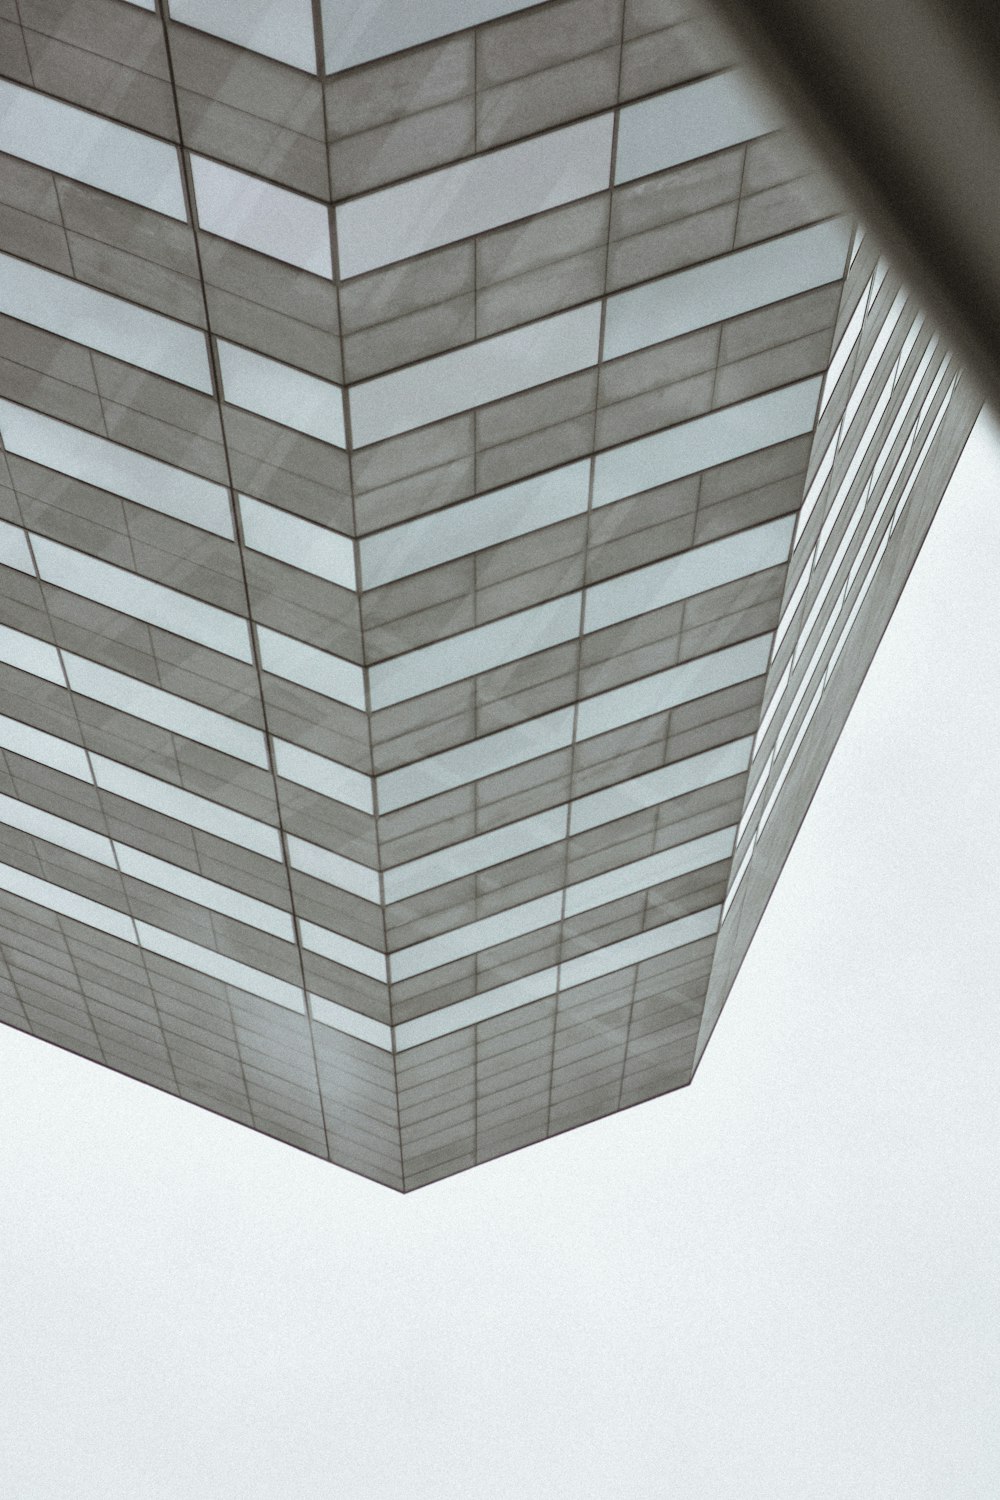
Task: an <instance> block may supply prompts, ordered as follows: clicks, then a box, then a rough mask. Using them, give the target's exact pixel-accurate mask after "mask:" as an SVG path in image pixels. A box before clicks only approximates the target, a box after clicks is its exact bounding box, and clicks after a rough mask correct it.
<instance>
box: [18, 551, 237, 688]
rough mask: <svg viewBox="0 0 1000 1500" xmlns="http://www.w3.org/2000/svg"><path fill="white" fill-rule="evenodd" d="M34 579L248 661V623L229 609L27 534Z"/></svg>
mask: <svg viewBox="0 0 1000 1500" xmlns="http://www.w3.org/2000/svg"><path fill="white" fill-rule="evenodd" d="M32 546H33V548H34V552H35V559H36V561H37V563H38V573H39V577H41V578H42V579H44V580H45V582H46V583H51V584H54V585H55V587H56V588H60V589H68V590H69V591H70V592H71V593H74V594H81V595H82V596H83V597H84V598H86V599H93V600H94V602H95V603H97V604H103V605H104V606H105V607H106V608H108V609H117V610H120V611H121V612H122V614H126V615H132V616H133V617H134V618H135V619H137V620H145V622H146V623H147V624H148V625H155V626H157V627H158V628H159V629H160V630H169V631H171V632H173V634H174V635H182V636H184V637H185V638H186V639H187V640H189V641H197V642H198V643H199V644H200V645H202V646H207V647H208V648H209V649H210V650H212V651H220V652H222V653H223V654H224V655H225V656H232V657H235V658H236V660H237V661H245V662H252V661H253V652H252V650H251V649H250V632H249V629H248V628H247V622H246V621H245V620H243V619H241V618H240V616H239V615H233V614H230V613H229V611H228V610H225V609H218V608H217V607H216V606H215V605H214V604H205V603H204V602H203V600H201V599H192V598H191V596H190V595H189V594H182V593H179V592H178V590H177V589H171V588H167V586H166V585H165V584H162V583H155V582H154V581H153V580H152V579H150V578H141V577H140V576H139V575H138V574H137V573H129V572H128V571H127V570H126V569H125V568H116V567H113V566H112V564H111V563H106V562H101V560H100V559H99V558H96V557H91V556H90V555H89V554H88V553H86V552H77V551H76V550H75V549H74V548H72V547H64V546H63V545H62V544H61V543H60V542H52V541H49V539H48V538H47V537H42V536H36V537H33V538H32Z"/></svg>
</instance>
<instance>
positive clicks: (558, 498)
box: [0, 0, 975, 1189]
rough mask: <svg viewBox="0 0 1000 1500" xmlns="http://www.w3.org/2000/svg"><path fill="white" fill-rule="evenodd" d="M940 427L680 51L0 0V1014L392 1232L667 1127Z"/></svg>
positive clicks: (805, 166)
mask: <svg viewBox="0 0 1000 1500" xmlns="http://www.w3.org/2000/svg"><path fill="white" fill-rule="evenodd" d="M974 411H975V403H974V400H973V398H972V397H971V396H970V395H969V394H968V392H967V391H966V389H965V386H964V383H963V382H962V381H961V380H960V379H958V377H957V373H956V372H955V371H954V370H953V369H952V367H951V365H950V364H949V362H948V360H947V356H946V354H945V351H944V350H942V349H941V348H940V347H939V345H938V343H937V340H936V339H934V338H933V337H932V336H931V333H930V330H928V329H926V328H925V327H924V326H923V324H922V322H921V320H920V319H919V317H918V316H917V314H916V313H915V311H914V309H913V308H912V307H911V306H910V304H909V302H908V301H907V299H906V297H905V295H904V294H903V293H902V292H901V291H899V289H898V287H897V286H896V284H895V282H894V279H893V277H892V275H891V273H889V272H888V271H887V268H886V267H885V265H884V263H882V262H880V261H878V258H877V254H876V252H875V250H874V249H873V248H872V246H871V244H870V242H869V240H867V239H864V240H863V239H861V237H860V235H859V234H856V233H855V232H854V230H853V226H852V225H851V223H850V222H849V220H848V218H847V217H845V215H844V213H843V207H842V204H841V203H840V202H839V200H838V197H837V195H836V193H835V191H834V190H833V189H832V188H831V186H830V184H829V182H828V181H827V180H826V178H825V176H824V174H823V173H822V172H821V171H820V170H818V168H817V167H816V165H815V164H814V163H813V161H812V160H811V158H810V156H809V154H808V152H807V151H806V150H805V149H804V148H803V146H802V144H801V142H800V141H799V139H798V138H797V136H796V133H795V131H794V130H793V129H791V128H790V127H789V126H788V125H787V124H786V123H785V122H784V121H783V119H782V117H781V113H780V111H779V110H777V109H776V107H775V105H774V103H773V102H772V101H771V100H770V99H769V98H768V97H767V95H766V93H765V92H764V91H763V90H762V89H761V87H760V85H759V84H758V83H757V82H756V81H755V80H754V79H753V78H752V77H751V76H750V75H749V73H748V72H747V70H746V68H745V67H744V66H743V64H742V63H741V60H740V59H739V57H738V56H737V55H736V54H735V53H734V50H733V47H732V43H731V42H730V40H729V39H728V38H727V37H726V36H725V35H724V34H723V33H722V32H721V31H720V30H719V29H718V27H717V25H716V24H715V23H714V21H713V20H712V18H711V17H710V16H709V15H707V14H705V13H703V12H702V11H701V10H700V8H697V7H696V6H691V5H690V4H687V3H681V0H535V3H525V0H520V3H518V0H474V3H471V0H463V3H462V5H461V6H460V5H459V4H458V0H442V3H440V4H436V5H434V6H433V7H426V8H425V7H417V6H411V5H409V4H405V3H403V0H392V3H383V0H380V3H376V0H320V3H318V4H316V5H314V4H312V0H270V3H259V0H255V3H250V0H226V3H223V0H170V3H169V5H168V4H167V0H5V3H0V438H2V444H3V447H2V452H0V574H2V578H0V582H2V588H0V690H2V701H0V830H2V836H3V837H2V853H0V924H2V932H0V945H2V956H3V968H2V970H0V1019H2V1020H3V1021H5V1022H6V1023H8V1024H10V1025H13V1026H17V1027H20V1028H22V1029H24V1030H28V1031H30V1032H32V1033H33V1034H35V1035H37V1036H39V1037H42V1038H44V1039H46V1040H49V1041H52V1042H54V1043H56V1044H57V1045H61V1046H64V1047H68V1048H70V1049H71V1050H74V1051H76V1052H79V1053H81V1054H82V1055H85V1056H88V1057H92V1058H93V1059H95V1060H96V1061H99V1062H102V1063H104V1064H105V1065H107V1066H110V1067H113V1068H116V1069H119V1070H120V1071H122V1072H125V1073H128V1074H130V1075H132V1076H134V1077H136V1078H139V1079H142V1080H144V1081H146V1082H148V1083H151V1084H153V1085H155V1086H157V1087H159V1088H163V1089H166V1090H169V1091H170V1092H172V1093H175V1094H177V1095H179V1096H180V1097H181V1098H184V1099H186V1100H189V1101H191V1102H193V1103H197V1104H201V1105H203V1106H205V1107H208V1108H211V1109H213V1110H216V1111H218V1112H221V1113H223V1114H225V1115H227V1116H229V1117H230V1118H233V1119H236V1120H239V1121H241V1122H242V1123H245V1124H247V1125H249V1126H251V1127H253V1128H256V1129H258V1130H262V1131H265V1132H267V1133H269V1134H272V1135H275V1136H277V1137H279V1138H280V1139H282V1140H285V1141H288V1142H290V1143H291V1144H294V1145H296V1146H298V1147H300V1148H302V1149H305V1150H307V1151H310V1152H313V1153H315V1154H317V1155H320V1156H323V1157H324V1158H328V1159H330V1160H332V1161H334V1162H337V1163H339V1164H341V1165H343V1166H346V1167H349V1168H350V1169H352V1170H355V1171H358V1172H362V1173H364V1174H365V1175H367V1176H370V1177H373V1178H376V1179H377V1180H379V1181H381V1182H384V1183H386V1184H388V1185H391V1186H393V1187H396V1188H399V1189H404V1188H405V1189H409V1188H414V1187H419V1186H421V1185H424V1184H425V1183H427V1182H430V1181H432V1180H434V1179H435V1178H439V1177H442V1176H446V1175H448V1174H450V1173H452V1172H455V1171H458V1170H461V1169H463V1168H465V1167H468V1166H471V1165H474V1164H475V1163H476V1162H479V1161H483V1160H486V1159H488V1158H489V1157H492V1156H496V1155H498V1154H501V1153H503V1152H506V1151H510V1150H514V1149H516V1148H518V1147H520V1146H523V1145H526V1144H528V1143H530V1142H532V1141H536V1140H539V1139H542V1138H544V1137H545V1136H547V1135H550V1134H553V1133H557V1132H559V1131H562V1130H565V1129H569V1128H572V1127H574V1126H576V1125H579V1124H581V1123H583V1122H585V1121H587V1120H592V1119H595V1118H597V1117H598V1116H600V1115H603V1114H607V1113H609V1112H612V1111H615V1110H617V1109H621V1108H625V1107H628V1106H630V1105H633V1104H636V1103H639V1102H641V1101H642V1100H644V1099H647V1098H650V1097H653V1096H655V1095H657V1094H661V1093H664V1092H666V1091H668V1090H670V1089H672V1088H675V1087H678V1086H680V1085H682V1084H684V1083H687V1082H688V1081H689V1080H690V1078H691V1076H692V1072H693V1069H694V1067H695V1065H696V1063H697V1060H698V1057H699V1056H700V1053H701V1049H702V1047H703V1046H704V1043H705V1040H706V1039H707V1035H708V1033H709V1031H710V1030H711V1025H712V1024H713V1023H714V1019H715V1017H716V1016H717V1014H718V1011H719V1008H720V1007H721V1004H722V1002H723V1001H724V999H725V994H726V993H728V988H729V986H730V984H731V983H732V978H733V976H734V974H735V971H736V968H737V967H738V963H739V960H740V959H741V957H742V954H743V952H744V951H745V948H746V945H747V943H748V942H749V938H750V936H751V935H752V931H753V928H754V927H755V926H756V922H757V920H759V915H760V911H761V910H762V909H763V903H764V902H766V899H767V896H768V895H769V894H770V889H771V887H772V886H773V881H774V878H775V876H776V873H777V869H778V868H780V859H781V858H783V853H776V852H775V851H776V850H778V845H779V843H780V842H781V840H784V845H783V846H782V847H784V852H787V844H789V843H790V842H791V838H792V837H794V832H795V829H796V828H797V826H798V822H799V821H800V820H801V816H802V813H803V811H804V806H805V802H807V800H808V795H809V793H807V792H804V791H803V786H804V783H802V784H801V785H800V780H796V777H797V776H799V772H798V771H796V769H795V767H800V768H801V767H802V766H803V765H807V764H808V766H809V768H810V774H813V773H815V775H816V776H818V774H819V771H821V769H822V764H824V763H825V757H826V756H827V755H828V754H829V749H830V747H831V745H832V741H833V739H834V738H835V736H836V733H837V732H839V727H840V724H841V723H842V722H843V717H844V716H845V715H846V712H847V709H848V708H849V706H850V701H851V699H852V697H853V692H854V691H856V681H854V678H857V680H860V677H859V675H858V674H859V673H860V674H861V675H863V671H864V669H865V668H866V667H867V662H868V660H870V654H871V651H873V650H874V645H875V644H876V643H877V638H878V633H880V631H879V629H877V628H876V625H875V624H874V623H873V621H874V619H875V616H874V615H873V614H872V610H873V609H874V607H875V606H876V605H877V607H878V609H880V610H881V611H882V614H883V616H884V618H881V621H880V623H881V625H884V620H885V618H887V616H888V612H891V608H892V606H893V604H894V603H895V599H896V597H897V596H898V592H899V589H900V588H901V587H902V582H903V580H904V579H905V573H906V570H907V568H908V566H909V562H911V561H912V555H914V546H915V545H916V546H918V545H919V540H920V538H922V535H923V532H924V531H925V530H926V526H927V525H928V524H929V521H930V518H931V516H932V514H933V510H934V508H935V507H936V504H937V501H938V499H939V498H940V494H941V493H942V491H943V488H944V484H945V482H946V479H947V476H948V473H949V472H950V467H951V466H952V465H953V463H954V461H955V459H956V458H957V454H958V451H960V447H961V443H962V442H963V441H964V437H965V435H966V433H967V431H968V429H969V426H970V425H971V420H972V417H973V416H974ZM911 496H912V497H913V498H912V501H911ZM907 506H909V508H908V509H907ZM911 515H912V516H915V517H917V518H918V519H917V520H914V521H911V520H910V519H909V517H910V516H911ZM918 533H919V534H918ZM866 560H867V561H866ZM873 580H874V585H875V586H874V587H871V585H872V583H873ZM866 600H867V603H866V602H865V601H866ZM866 610H867V611H868V613H867V614H866V613H865V611H866ZM862 637H863V638H864V642H865V644H864V646H863V647H861V646H859V645H858V641H859V640H860V639H861V638H862ZM845 643H846V644H847V645H848V646H849V649H846V650H845V649H844V647H845ZM869 646H870V650H869V649H868V648H869ZM841 651H843V653H844V654H843V656H842V657H841V656H840V652H841ZM866 653H867V654H866ZM838 663H839V665H838ZM852 674H853V675H852ZM820 682H822V683H825V684H827V685H828V686H824V687H820V688H817V683H820ZM852 683H853V686H852ZM831 705H833V707H832V708H831ZM838 715H839V718H838ZM824 736H825V738H824ZM800 779H801V778H800ZM772 810H773V812H774V816H773V818H772V816H771V814H772ZM775 830H777V833H776V832H775ZM776 839H777V840H778V842H775V840H776ZM720 924H721V928H720Z"/></svg>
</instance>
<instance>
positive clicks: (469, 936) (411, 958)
mask: <svg viewBox="0 0 1000 1500" xmlns="http://www.w3.org/2000/svg"><path fill="white" fill-rule="evenodd" d="M562 899H563V898H562V892H561V891H555V892H553V894H552V895H550V896H541V897H539V899H538V900H537V901H526V902H525V903H524V905H523V906H512V907H510V908H509V909H508V910H507V911H502V912H498V913H497V914H496V916H493V917H483V918H482V919H481V920H480V921H478V922H470V923H468V925H467V926H465V927H456V928H453V929H452V931H451V932H443V933H442V934H441V936H440V937H435V938H428V939H427V941H426V942H423V943H414V944H412V946H411V947H409V948H403V949H401V950H400V952H398V953H393V954H390V956H389V973H390V975H391V978H392V980H393V983H398V982H399V981H400V980H402V979H410V978H411V977H412V976H413V975H414V974H424V973H426V972H427V971H428V970H429V969H437V968H440V967H441V965H442V964H447V963H452V962H453V961H454V960H455V959H456V958H465V957H467V956H468V955H469V954H470V953H479V952H480V951H481V950H482V949H484V948H492V947H494V946H495V945H496V944H497V943H506V942H508V941H509V940H510V939H511V938H514V937H520V936H521V935H522V934H523V933H526V932H537V930H538V928H539V927H547V926H548V925H549V924H550V923H551V922H558V921H559V918H560V916H561V915H562Z"/></svg>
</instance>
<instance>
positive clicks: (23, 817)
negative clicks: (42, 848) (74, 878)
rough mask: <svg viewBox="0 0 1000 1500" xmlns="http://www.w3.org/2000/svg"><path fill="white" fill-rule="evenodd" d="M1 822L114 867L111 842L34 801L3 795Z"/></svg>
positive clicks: (1, 799)
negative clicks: (36, 804) (33, 802)
mask: <svg viewBox="0 0 1000 1500" xmlns="http://www.w3.org/2000/svg"><path fill="white" fill-rule="evenodd" d="M0 823H5V824H6V826H7V827H8V828H20V830H21V831H22V833H30V834H31V835H32V837H33V838H39V839H45V840H46V841H47V842H48V843H50V844H58V845H59V846H60V848H62V849H71V850H72V851H73V853H74V854H82V855H83V857H84V859H93V860H96V861H97V863H98V864H102V865H111V866H112V867H113V866H114V863H115V856H114V852H113V850H112V848H111V840H110V839H106V838H104V837H103V835H102V834H99V833H93V832H92V831H91V830H90V829H89V828H81V827H80V825H79V824H78V823H71V822H70V821H69V819H68V818H57V817H55V816H54V814H53V813H49V812H44V811H43V810H42V808H40V807H32V805H31V803H30V802H19V801H17V799H16V798H14V797H6V796H4V795H2V794H0Z"/></svg>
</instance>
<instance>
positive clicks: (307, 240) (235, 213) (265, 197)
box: [191, 156, 333, 277]
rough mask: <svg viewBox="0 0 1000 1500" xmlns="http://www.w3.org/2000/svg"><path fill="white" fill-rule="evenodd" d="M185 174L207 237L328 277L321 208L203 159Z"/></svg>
mask: <svg viewBox="0 0 1000 1500" xmlns="http://www.w3.org/2000/svg"><path fill="white" fill-rule="evenodd" d="M191 171H192V173H193V175H194V188H195V196H196V198H197V201H198V222H199V224H200V225H201V227H202V229H204V230H206V232H207V233H208V234H217V235H220V236H221V237H222V238H223V239H227V240H235V241H236V243H237V244H238V245H246V246H247V247H248V248H249V249H250V250H259V251H260V252H261V254H262V255H270V256H273V257H274V259H275V260H283V261H286V262H287V263H288V264H289V265H292V266H300V267H301V268H302V270H304V271H312V272H313V274H314V275H316V276H328V277H332V275H333V260H332V257H331V253H330V223H329V217H328V214H327V209H326V206H325V204H323V203H317V202H316V201H315V199H313V198H303V197H302V196H301V194H299V193H290V192H289V191H288V190H287V188H280V187H275V185H274V184H273V183H270V182H262V181H261V180H260V178H259V177H251V176H249V174H248V173H246V172H237V171H236V170H235V169H234V168H233V167H224V166H222V165H221V164H220V163H219V162H216V161H209V159H208V158H207V157H205V156H192V157H191Z"/></svg>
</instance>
